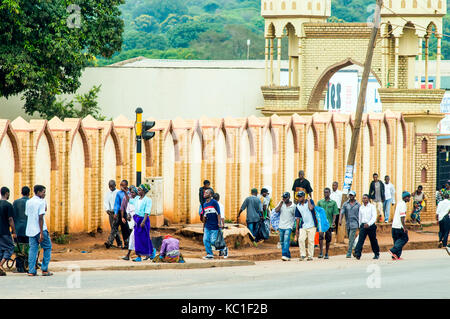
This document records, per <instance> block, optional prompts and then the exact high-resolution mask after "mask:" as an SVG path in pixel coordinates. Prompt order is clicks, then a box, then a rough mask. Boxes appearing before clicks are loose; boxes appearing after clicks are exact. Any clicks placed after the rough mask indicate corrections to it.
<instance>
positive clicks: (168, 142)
mask: <svg viewBox="0 0 450 319" xmlns="http://www.w3.org/2000/svg"><path fill="white" fill-rule="evenodd" d="M163 177H164V216H165V217H167V218H168V219H169V220H173V219H174V200H175V199H174V179H175V145H174V139H173V137H172V134H171V133H170V132H169V133H168V134H167V135H166V138H165V139H164V152H163Z"/></svg>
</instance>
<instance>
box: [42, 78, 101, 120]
mask: <svg viewBox="0 0 450 319" xmlns="http://www.w3.org/2000/svg"><path fill="white" fill-rule="evenodd" d="M99 91H100V86H94V87H93V88H92V89H90V90H89V92H87V93H85V94H77V95H76V96H75V98H74V100H72V101H70V102H66V100H62V101H56V99H55V100H54V101H53V103H52V104H51V105H49V106H47V107H46V108H45V109H42V110H39V115H40V116H41V117H43V118H45V119H47V120H50V119H51V118H53V117H54V116H57V117H59V118H60V119H65V118H84V117H86V116H88V115H92V116H93V117H94V118H96V119H97V120H99V121H103V120H105V117H104V116H102V115H101V113H100V111H101V108H100V107H99V106H98V105H97V95H98V92H99Z"/></svg>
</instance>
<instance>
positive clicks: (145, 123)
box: [142, 121, 155, 140]
mask: <svg viewBox="0 0 450 319" xmlns="http://www.w3.org/2000/svg"><path fill="white" fill-rule="evenodd" d="M154 126H155V121H143V122H142V138H143V139H144V140H149V139H151V138H153V137H154V136H155V132H148V130H150V129H151V128H153V127H154Z"/></svg>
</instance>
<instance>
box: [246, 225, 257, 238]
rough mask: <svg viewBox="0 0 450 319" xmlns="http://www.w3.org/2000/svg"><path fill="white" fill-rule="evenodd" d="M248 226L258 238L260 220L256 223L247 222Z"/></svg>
mask: <svg viewBox="0 0 450 319" xmlns="http://www.w3.org/2000/svg"><path fill="white" fill-rule="evenodd" d="M247 228H248V230H249V231H250V232H251V233H252V235H253V237H255V238H256V231H257V230H258V222H256V223H247Z"/></svg>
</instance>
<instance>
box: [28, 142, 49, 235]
mask: <svg viewBox="0 0 450 319" xmlns="http://www.w3.org/2000/svg"><path fill="white" fill-rule="evenodd" d="M35 163H36V166H35V171H36V184H39V185H43V186H45V188H46V189H47V191H46V196H45V201H46V202H47V212H46V213H45V223H46V224H47V227H48V228H49V230H51V229H50V225H51V224H50V220H51V208H52V207H51V202H52V200H51V199H52V192H51V186H52V185H51V154H50V144H49V142H48V139H47V137H46V136H45V134H43V135H42V136H41V138H40V139H39V142H38V145H37V148H36V154H35ZM30 188H31V185H30Z"/></svg>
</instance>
